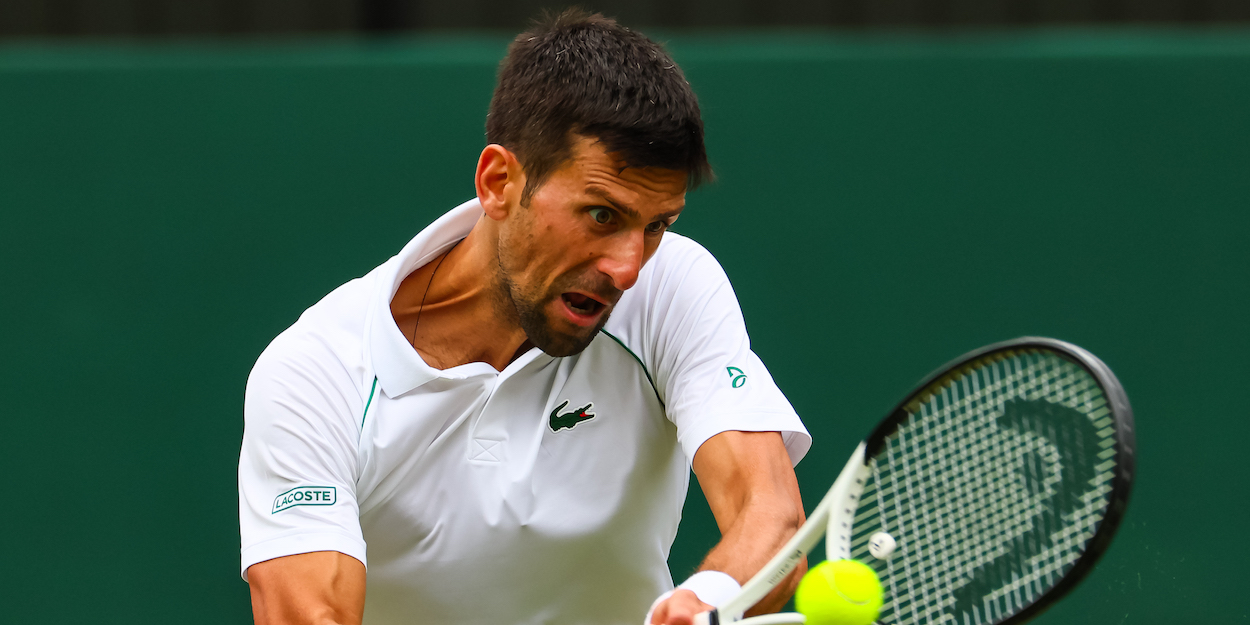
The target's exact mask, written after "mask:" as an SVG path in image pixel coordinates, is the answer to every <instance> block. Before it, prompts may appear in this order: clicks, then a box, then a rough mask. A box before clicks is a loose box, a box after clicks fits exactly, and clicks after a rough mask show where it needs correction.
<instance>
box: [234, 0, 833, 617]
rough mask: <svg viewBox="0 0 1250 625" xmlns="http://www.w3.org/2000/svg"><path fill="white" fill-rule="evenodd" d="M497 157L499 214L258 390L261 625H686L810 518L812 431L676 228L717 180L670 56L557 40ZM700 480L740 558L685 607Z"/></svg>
mask: <svg viewBox="0 0 1250 625" xmlns="http://www.w3.org/2000/svg"><path fill="white" fill-rule="evenodd" d="M487 141H488V143H489V145H487V146H486V148H485V149H483V150H482V153H481V156H480V158H479V160H478V163H477V169H476V171H475V173H474V182H475V184H476V188H477V197H476V198H474V199H472V200H470V201H468V202H466V203H464V204H462V205H461V206H458V207H455V208H453V209H452V210H451V211H450V212H448V213H446V214H445V215H443V216H442V217H441V218H439V219H438V220H437V221H435V222H434V223H433V224H431V225H430V226H428V227H427V228H425V229H424V230H423V231H422V232H420V233H419V234H417V236H416V237H415V238H414V239H412V241H411V242H410V243H408V245H407V246H405V247H404V248H403V249H402V250H401V251H400V252H399V254H398V255H396V256H394V257H393V258H391V259H390V260H388V261H387V262H385V263H383V264H382V265H381V266H379V267H377V268H376V269H374V270H373V271H371V272H369V273H368V274H367V275H365V276H364V277H362V278H359V279H356V280H352V281H351V282H348V283H347V284H345V285H343V286H342V287H340V288H338V289H336V290H335V291H333V292H332V293H330V294H329V295H328V296H326V297H325V298H324V299H323V300H321V301H320V302H318V303H317V304H315V305H314V306H312V307H311V308H309V309H308V310H307V311H306V312H305V313H304V314H303V315H302V316H301V317H300V318H299V320H298V321H296V322H295V324H294V325H292V326H291V327H290V328H289V329H288V330H286V331H285V332H283V333H282V334H281V335H279V336H278V337H277V338H276V339H274V341H273V342H272V343H271V344H270V345H269V347H268V348H267V349H266V350H265V351H264V353H263V354H261V356H260V358H259V360H258V361H257V363H256V365H255V368H254V369H253V370H252V373H251V376H250V378H249V379H248V385H247V394H246V401H245V408H244V414H245V419H246V428H245V433H244V437H243V447H242V452H241V456H240V460H239V516H240V530H241V534H242V572H243V577H244V579H246V580H247V581H248V582H249V584H250V587H251V593H252V606H253V613H254V615H255V619H256V622H257V623H261V624H288V623H317V624H322V623H361V622H362V620H363V621H364V622H366V623H369V624H370V625H384V624H392V623H469V624H474V623H481V624H491V625H499V624H502V623H568V624H583V623H612V624H616V623H620V624H628V625H637V624H638V623H641V622H643V621H644V619H645V620H646V621H647V622H652V623H668V624H673V625H675V624H683V623H690V622H691V620H692V618H693V617H694V615H695V614H697V613H699V612H702V611H706V610H709V609H711V608H712V607H713V606H715V605H717V604H719V603H722V602H724V601H725V600H727V599H728V598H729V597H730V596H731V595H732V594H733V593H734V592H735V591H736V590H737V589H738V587H739V584H741V583H742V582H744V581H745V580H747V579H748V578H749V577H750V576H751V575H752V574H754V573H755V572H756V571H757V570H759V569H760V568H761V567H762V566H763V564H764V563H765V562H766V561H767V560H768V559H769V558H770V557H771V556H772V555H773V553H774V552H775V551H776V550H777V549H778V547H779V546H780V545H781V544H782V543H783V542H784V541H785V540H786V539H787V538H789V537H790V536H791V535H792V534H793V533H794V531H795V529H796V528H797V527H798V526H799V525H800V524H801V523H802V521H803V507H802V503H801V501H800V498H799V491H798V486H797V483H796V481H795V477H794V471H793V466H794V464H795V463H797V462H798V461H799V459H800V458H801V457H802V456H803V454H804V453H806V451H807V449H808V447H809V445H810V438H809V436H808V434H807V432H806V430H805V429H804V427H803V424H802V423H801V422H800V420H799V418H798V417H797V415H796V414H795V412H794V410H793V408H791V406H790V404H789V402H787V401H786V399H785V397H784V396H783V395H782V394H781V392H780V391H779V390H778V389H777V387H776V386H775V384H774V383H773V380H772V379H771V377H770V376H769V373H768V371H767V370H766V369H765V368H764V365H763V364H762V363H761V362H760V360H759V358H757V357H756V356H755V354H754V353H752V351H751V348H750V343H749V340H748V337H747V332H746V327H745V324H744V322H743V319H742V314H741V311H740V309H739V306H738V303H737V300H736V298H735V296H734V293H733V290H732V289H731V288H730V285H729V281H728V279H727V278H726V276H725V274H724V272H723V271H722V270H721V268H720V266H719V265H718V264H717V262H716V261H715V259H713V258H712V256H711V255H710V254H709V253H708V252H707V251H706V250H705V249H703V248H702V247H700V246H699V245H698V244H696V243H695V242H693V241H691V240H690V239H687V238H684V237H682V236H680V235H677V234H674V233H671V232H668V230H669V228H670V227H671V226H672V225H673V222H675V221H676V220H677V218H678V215H680V214H681V212H682V211H683V210H684V207H685V193H686V191H687V189H689V188H691V187H692V186H694V185H697V184H698V183H699V182H700V181H701V180H703V179H705V178H707V177H708V176H709V175H710V168H709V166H708V163H707V158H706V155H705V150H704V145H703V124H702V121H701V119H700V114H699V107H698V103H697V101H696V99H695V95H694V93H693V92H692V91H691V89H690V86H689V85H688V84H687V83H686V80H685V78H684V77H683V75H682V72H681V70H680V69H679V68H678V67H677V66H676V64H674V62H673V61H672V59H671V58H669V56H668V55H667V54H666V53H665V52H664V51H663V49H662V48H661V47H660V46H658V45H657V44H655V43H653V42H651V41H650V40H648V39H646V38H645V37H643V36H642V35H639V34H637V33H635V32H633V31H630V30H628V29H626V28H623V27H621V26H619V25H617V24H616V23H615V22H613V21H611V20H608V19H605V18H603V17H601V16H598V15H587V14H584V13H581V12H576V11H574V12H567V13H564V14H562V15H560V16H558V17H555V18H552V19H549V20H547V21H545V22H544V23H542V24H540V25H538V26H536V27H535V28H533V29H532V30H530V31H529V32H526V33H523V34H521V35H520V36H518V37H517V38H516V40H515V41H514V42H513V43H512V45H511V47H510V48H509V51H508V55H507V58H505V59H504V61H503V63H502V65H501V68H500V72H499V79H498V85H497V88H496V90H495V94H494V97H493V99H492V101H491V105H490V111H489V117H488V120H487ZM707 210H715V209H714V208H711V209H707ZM691 467H693V469H694V472H695V474H696V475H697V477H698V480H699V483H700V485H701V486H702V489H703V491H704V493H705V494H706V496H707V498H708V503H709V504H710V506H711V509H712V511H713V513H714V514H715V516H716V521H717V524H718V526H719V527H720V530H721V533H722V539H721V541H720V543H719V544H717V545H716V547H715V548H714V549H712V550H711V552H710V553H708V555H707V557H706V559H705V561H704V562H703V564H702V565H701V567H700V571H699V572H697V573H695V574H694V575H693V576H692V577H691V578H690V579H688V580H687V581H685V582H683V583H682V584H681V585H680V586H679V587H678V588H677V589H675V590H674V589H673V580H672V578H671V577H670V575H669V571H668V566H667V558H668V554H669V548H670V546H671V545H672V542H673V540H674V538H675V536H676V533H677V527H678V522H679V520H680V518H681V508H682V504H683V502H684V499H685V495H686V490H687V486H688V481H689V473H690V469H691ZM801 573H802V570H801V569H800V571H798V572H797V574H801ZM796 579H797V577H794V578H793V579H792V580H791V581H790V583H786V584H782V585H781V586H780V587H779V588H778V589H777V590H776V591H775V592H774V593H773V594H771V595H769V596H768V597H766V598H765V599H764V600H763V601H762V602H761V603H760V604H759V605H757V606H756V607H755V608H753V611H757V612H764V611H774V610H775V609H777V608H778V607H780V606H781V605H782V604H783V603H784V602H785V601H786V600H787V598H788V597H789V595H790V594H791V593H792V591H793V586H794V581H795V580H796Z"/></svg>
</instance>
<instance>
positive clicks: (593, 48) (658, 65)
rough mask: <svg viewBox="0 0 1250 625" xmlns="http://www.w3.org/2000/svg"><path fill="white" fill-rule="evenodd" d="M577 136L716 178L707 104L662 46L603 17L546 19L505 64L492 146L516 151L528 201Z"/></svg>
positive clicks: (572, 12)
mask: <svg viewBox="0 0 1250 625" xmlns="http://www.w3.org/2000/svg"><path fill="white" fill-rule="evenodd" d="M573 135H583V136H587V137H593V138H595V139H598V140H599V141H602V142H603V144H604V147H605V149H606V150H607V152H608V153H610V154H619V155H620V157H621V158H622V159H623V160H624V162H625V163H626V164H627V165H629V166H631V167H659V168H663V169H673V170H677V171H684V172H686V174H687V176H688V186H689V188H694V187H696V186H698V185H699V183H700V182H702V181H704V180H706V179H709V178H711V176H712V169H711V167H710V166H709V165H708V161H707V151H706V149H705V148H704V146H703V120H702V118H701V117H700V114H699V101H698V99H697V98H696V97H695V95H694V90H692V89H691V88H690V83H688V82H686V77H685V75H684V74H682V71H681V69H680V68H679V67H677V63H675V62H673V59H672V58H671V57H670V56H669V55H668V53H667V52H665V51H664V48H663V47H662V46H660V44H658V43H655V42H654V41H651V40H650V39H648V38H646V37H645V36H643V35H642V34H640V33H636V32H634V31H632V30H630V29H628V28H625V27H624V26H621V25H619V24H617V23H616V22H615V21H614V20H612V19H609V18H606V17H604V16H602V15H600V14H598V13H596V14H593V15H591V14H588V13H586V12H585V11H582V10H580V9H569V10H567V11H565V12H563V13H560V14H558V15H554V16H552V15H545V16H544V17H543V18H542V19H541V20H539V21H538V22H536V23H535V25H534V27H533V28H531V29H530V30H528V31H526V32H524V33H521V34H520V35H517V38H516V39H514V40H513V41H512V44H511V45H509V46H508V54H507V56H506V57H504V59H503V62H501V63H500V66H499V80H498V83H497V84H496V86H495V95H494V97H492V98H491V102H490V112H489V114H488V115H487V118H486V140H487V142H489V143H497V144H499V145H502V146H503V147H505V148H508V149H509V150H511V151H512V152H513V153H514V154H516V155H517V159H518V160H519V161H520V162H521V166H522V167H523V168H524V169H525V173H526V177H527V182H526V185H525V190H524V192H523V194H522V201H523V202H525V203H528V201H529V198H530V196H531V195H532V194H533V192H534V190H535V189H537V188H538V187H539V186H541V185H542V183H543V182H545V181H546V179H547V177H548V176H549V175H550V174H551V173H552V172H553V171H554V170H555V169H557V168H558V167H559V166H560V165H561V164H563V163H564V162H565V161H566V160H568V158H569V157H570V156H571V152H572V146H573Z"/></svg>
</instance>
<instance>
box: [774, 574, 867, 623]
mask: <svg viewBox="0 0 1250 625" xmlns="http://www.w3.org/2000/svg"><path fill="white" fill-rule="evenodd" d="M881 592H882V591H881V580H879V579H877V574H876V572H874V571H873V570H872V567H870V566H868V565H867V564H864V563H863V562H859V561H858V560H825V561H824V562H821V563H820V564H817V565H816V566H815V567H814V568H813V569H812V570H810V571H808V572H807V575H804V576H803V579H802V581H800V582H799V588H798V590H797V591H796V592H795V593H794V607H795V608H797V609H798V611H799V612H800V613H802V614H803V616H806V617H807V625H871V623H872V622H873V621H875V620H877V613H878V612H880V611H881V599H882V597H881Z"/></svg>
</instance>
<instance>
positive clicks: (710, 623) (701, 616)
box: [694, 610, 720, 625]
mask: <svg viewBox="0 0 1250 625" xmlns="http://www.w3.org/2000/svg"><path fill="white" fill-rule="evenodd" d="M694 625H720V610H712V611H711V612H700V613H698V614H696V615H694Z"/></svg>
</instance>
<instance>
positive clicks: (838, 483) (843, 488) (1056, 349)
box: [695, 336, 1136, 625]
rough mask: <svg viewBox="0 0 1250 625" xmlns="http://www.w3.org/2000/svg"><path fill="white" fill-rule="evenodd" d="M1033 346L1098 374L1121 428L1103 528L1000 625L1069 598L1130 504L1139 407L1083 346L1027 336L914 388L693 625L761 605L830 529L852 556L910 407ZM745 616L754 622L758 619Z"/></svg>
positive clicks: (952, 365)
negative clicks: (868, 487)
mask: <svg viewBox="0 0 1250 625" xmlns="http://www.w3.org/2000/svg"><path fill="white" fill-rule="evenodd" d="M1029 350H1042V351H1046V352H1050V353H1054V354H1056V355H1057V356H1059V357H1061V358H1063V359H1064V360H1067V361H1069V362H1071V363H1073V364H1076V365H1078V366H1080V367H1081V368H1082V369H1084V370H1085V371H1086V372H1088V373H1089V374H1090V375H1091V376H1093V377H1094V379H1095V381H1097V383H1098V385H1099V387H1101V388H1102V390H1103V393H1104V396H1105V397H1106V399H1107V405H1108V407H1109V408H1110V410H1111V413H1112V417H1113V425H1114V427H1115V430H1116V431H1115V446H1116V473H1115V477H1114V478H1113V484H1112V487H1111V492H1110V493H1109V495H1108V497H1109V502H1108V504H1107V513H1106V515H1105V516H1104V517H1103V519H1102V521H1101V522H1100V523H1099V526H1098V531H1097V532H1095V534H1094V536H1093V537H1092V538H1091V539H1090V540H1089V542H1088V543H1087V544H1086V548H1085V551H1084V552H1082V553H1081V556H1080V557H1079V558H1078V559H1077V561H1076V563H1075V564H1074V565H1073V567H1072V570H1070V571H1068V573H1067V574H1066V575H1064V576H1063V578H1062V579H1060V580H1059V582H1058V583H1056V584H1055V586H1054V587H1052V588H1051V589H1050V590H1048V591H1047V592H1046V593H1045V594H1043V595H1042V596H1041V597H1038V599H1037V601H1034V602H1033V603H1031V604H1030V605H1028V606H1026V607H1025V608H1024V609H1023V610H1021V611H1020V612H1017V613H1016V614H1013V615H1012V616H1010V617H1008V618H1007V620H1005V621H1002V622H1001V625H1018V624H1020V623H1024V622H1027V621H1029V620H1030V619H1032V618H1034V617H1035V616H1037V615H1038V614H1041V613H1042V612H1043V611H1045V610H1046V609H1047V608H1048V607H1050V606H1051V605H1053V604H1054V603H1055V602H1057V601H1059V600H1060V599H1062V598H1063V597H1064V596H1065V595H1067V594H1068V592H1070V591H1071V590H1072V589H1073V588H1075V587H1076V585H1077V584H1078V583H1080V581H1081V580H1082V579H1083V578H1084V577H1085V576H1086V575H1087V574H1089V572H1090V571H1091V570H1093V568H1094V565H1095V563H1096V562H1097V561H1098V558H1099V557H1101V556H1102V554H1103V553H1104V552H1105V551H1106V550H1107V547H1108V546H1109V545H1110V544H1111V539H1112V538H1113V537H1114V536H1115V531H1116V529H1117V528H1118V527H1119V525H1120V521H1121V520H1122V519H1123V517H1124V513H1125V510H1126V509H1127V506H1128V498H1129V493H1130V492H1131V490H1132V485H1133V476H1134V471H1135V468H1136V442H1135V437H1134V431H1133V409H1132V407H1131V406H1130V405H1129V402H1128V396H1127V395H1126V394H1125V392H1124V387H1123V386H1121V385H1120V381H1119V380H1118V379H1117V378H1116V377H1115V374H1114V373H1112V372H1111V369H1110V368H1109V367H1107V365H1106V364H1105V363H1103V362H1102V360H1099V358H1098V357H1097V356H1095V355H1093V354H1092V353H1090V352H1089V351H1087V350H1085V349H1083V348H1081V347H1078V346H1076V345H1073V344H1071V343H1068V342H1065V341H1060V340H1058V339H1051V338H1045V337H1037V336H1026V337H1021V338H1017V339H1012V340H1008V341H1002V342H999V343H994V344H991V345H987V346H985V347H982V348H980V349H976V350H973V351H971V352H968V353H966V354H964V355H962V356H960V357H958V358H956V359H954V360H952V361H950V362H948V363H946V364H945V365H943V366H942V367H940V368H938V369H937V370H935V371H934V372H933V373H931V374H929V375H928V376H926V377H925V378H924V379H923V380H921V381H920V383H919V384H917V385H916V388H915V390H914V391H912V392H911V393H910V394H909V395H908V396H907V397H906V398H905V399H903V401H901V402H899V403H898V405H897V406H895V408H894V410H892V411H891V412H890V413H889V416H887V417H886V418H885V419H883V420H881V422H880V423H878V424H877V426H876V427H875V428H873V430H872V432H871V433H870V434H869V435H868V438H866V439H864V442H862V443H860V444H859V445H858V446H857V447H856V448H855V451H854V452H853V453H852V454H851V458H850V460H848V461H847V463H846V466H845V467H844V468H843V469H842V472H841V473H839V474H838V478H837V479H836V480H834V483H833V486H831V487H830V488H829V491H828V492H827V493H825V496H824V497H823V498H822V499H821V500H820V503H819V504H817V505H816V508H815V509H814V510H812V514H811V515H810V516H809V517H808V518H807V521H806V522H805V523H804V524H803V526H802V527H800V528H799V530H798V531H797V532H795V534H794V536H793V537H791V538H790V540H789V541H788V542H786V544H785V546H783V547H782V548H781V550H780V551H778V553H777V555H775V556H773V558H772V559H771V560H769V561H768V564H766V565H764V567H763V568H762V569H760V571H759V572H758V573H756V574H755V576H754V577H752V578H751V579H750V580H748V581H747V583H746V584H743V586H742V590H741V591H740V592H739V593H738V595H736V596H735V597H734V598H733V599H731V600H729V601H728V602H726V603H725V604H724V605H722V606H720V607H718V608H717V609H716V610H713V611H711V612H706V613H704V614H700V615H699V617H698V618H696V620H695V625H720V624H721V623H732V622H736V621H739V620H740V619H741V616H739V615H741V614H742V613H743V612H745V611H746V610H747V609H748V608H750V607H751V606H753V605H755V604H756V603H758V602H759V600H760V599H763V598H764V596H765V595H767V594H768V593H769V592H770V591H771V590H772V589H773V588H775V587H776V586H777V584H779V583H781V581H782V580H783V579H785V578H786V576H787V575H789V574H790V573H791V572H792V571H793V570H794V568H795V567H796V566H797V565H798V563H799V561H801V560H802V559H803V558H804V557H806V556H807V555H808V553H810V552H811V549H812V548H813V547H815V546H816V543H817V542H819V541H820V539H821V537H822V536H825V535H826V533H827V534H828V539H827V540H826V541H825V549H826V557H827V559H830V560H835V559H841V558H850V555H851V554H850V542H851V540H850V539H851V531H852V529H853V528H852V520H853V519H854V516H855V509H856V507H857V506H858V505H859V495H860V493H861V492H862V491H863V488H864V483H865V482H866V480H867V478H868V476H869V475H871V472H872V468H871V465H869V464H867V462H868V459H870V458H872V457H873V456H875V455H876V453H877V452H879V451H881V449H882V447H883V446H884V445H885V444H886V439H887V438H888V437H889V436H890V435H891V434H893V433H894V432H895V431H896V430H897V429H898V428H899V426H900V425H902V424H903V423H905V422H906V421H907V420H908V419H909V418H910V417H911V414H912V411H909V410H908V408H909V407H910V406H911V405H912V404H913V403H915V402H916V401H917V400H919V399H921V398H923V397H924V396H926V395H927V392H928V390H929V388H930V387H931V386H933V385H934V384H936V383H938V382H940V381H942V378H944V377H946V376H950V375H953V374H957V373H958V371H959V369H961V368H963V367H966V366H968V365H969V364H970V363H971V362H972V361H975V360H980V359H983V358H985V357H987V356H992V355H994V354H996V353H1002V354H1003V355H1004V357H1006V356H1009V355H1010V354H1011V353H1014V352H1021V351H1029ZM913 411H914V409H913ZM796 616H797V615H796ZM747 620H748V621H753V620H754V619H747Z"/></svg>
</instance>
